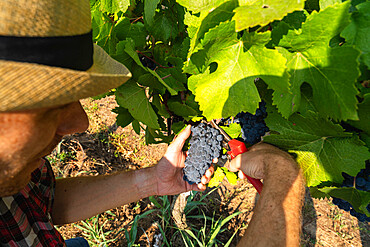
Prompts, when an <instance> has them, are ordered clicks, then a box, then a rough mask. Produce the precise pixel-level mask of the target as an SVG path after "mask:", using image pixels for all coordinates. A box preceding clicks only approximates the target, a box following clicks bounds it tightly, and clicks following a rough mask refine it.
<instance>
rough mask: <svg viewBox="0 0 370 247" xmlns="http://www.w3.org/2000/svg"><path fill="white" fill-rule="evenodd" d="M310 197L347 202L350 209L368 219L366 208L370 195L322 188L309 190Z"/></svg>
mask: <svg viewBox="0 0 370 247" xmlns="http://www.w3.org/2000/svg"><path fill="white" fill-rule="evenodd" d="M310 192H311V195H312V196H313V197H316V196H320V197H322V196H325V197H329V196H331V197H336V198H340V199H343V200H345V201H347V202H349V203H350V204H351V205H352V207H353V208H354V209H355V210H356V211H357V212H359V213H363V214H366V215H367V216H368V217H370V212H369V211H367V209H366V206H367V205H368V204H369V203H370V193H369V192H366V191H360V190H357V189H355V188H346V187H343V188H337V187H323V188H310Z"/></svg>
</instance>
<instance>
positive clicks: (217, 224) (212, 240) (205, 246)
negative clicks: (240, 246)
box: [178, 212, 241, 247]
mask: <svg viewBox="0 0 370 247" xmlns="http://www.w3.org/2000/svg"><path fill="white" fill-rule="evenodd" d="M239 214H241V212H235V213H233V214H232V215H230V216H228V217H226V218H225V219H222V217H221V218H219V219H217V220H216V219H215V215H213V217H212V218H211V217H208V216H206V215H205V214H204V213H203V215H196V216H191V217H189V218H203V219H204V224H203V225H202V227H201V228H200V229H195V228H194V227H192V229H191V230H189V229H178V230H179V231H180V233H181V236H182V238H183V241H184V243H185V245H186V246H187V247H188V246H197V245H199V246H200V247H211V246H214V245H216V246H217V245H218V244H221V245H223V243H222V242H221V241H219V240H217V238H216V237H217V235H218V234H219V233H222V232H224V231H225V230H226V229H225V228H223V226H224V225H225V224H226V223H227V222H229V221H230V220H231V219H232V218H234V217H235V216H237V215H239ZM208 221H211V222H210V226H209V227H208V224H209V223H208ZM208 228H209V230H208ZM239 228H240V227H239ZM239 228H238V229H237V230H236V231H235V232H234V234H233V235H232V237H231V238H230V239H229V240H228V242H227V243H226V244H225V245H223V246H225V247H228V246H229V245H230V244H231V241H232V240H233V238H234V236H235V234H236V233H237V232H238V230H239ZM194 240H195V243H194V242H193V241H194Z"/></svg>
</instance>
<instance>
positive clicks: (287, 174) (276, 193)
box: [226, 143, 304, 247]
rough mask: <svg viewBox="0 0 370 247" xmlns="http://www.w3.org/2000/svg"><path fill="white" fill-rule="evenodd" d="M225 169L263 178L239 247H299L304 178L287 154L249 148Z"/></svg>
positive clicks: (270, 148) (260, 147)
mask: <svg viewBox="0 0 370 247" xmlns="http://www.w3.org/2000/svg"><path fill="white" fill-rule="evenodd" d="M226 167H227V168H228V169H229V170H230V171H233V172H236V171H239V177H240V178H242V179H244V178H246V177H245V174H247V175H248V176H250V177H254V178H259V179H261V178H263V190H262V193H261V196H260V198H259V200H258V202H257V205H256V207H255V209H254V214H253V218H252V220H251V221H250V223H249V225H248V228H247V230H246V232H245V236H244V237H243V238H242V239H241V241H240V242H239V243H238V247H239V246H254V247H259V246H261V247H262V246H263V247H264V246H299V233H300V226H301V222H300V216H301V208H302V200H303V195H304V183H303V175H302V172H301V171H300V169H299V166H298V164H297V163H296V162H295V161H294V159H293V158H292V157H291V156H290V155H289V154H288V153H286V152H284V151H282V150H280V149H278V148H276V147H274V146H272V145H269V144H265V143H259V144H256V145H254V146H252V147H251V148H250V149H249V151H248V152H246V153H243V154H241V155H238V156H236V158H235V159H233V160H232V161H231V162H230V163H228V164H227V165H226Z"/></svg>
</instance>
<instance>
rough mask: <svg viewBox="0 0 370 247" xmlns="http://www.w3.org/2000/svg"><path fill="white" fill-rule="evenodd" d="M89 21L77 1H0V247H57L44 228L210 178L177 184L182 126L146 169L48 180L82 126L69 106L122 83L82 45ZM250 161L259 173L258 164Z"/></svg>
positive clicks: (56, 237)
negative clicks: (54, 156) (52, 157)
mask: <svg viewBox="0 0 370 247" xmlns="http://www.w3.org/2000/svg"><path fill="white" fill-rule="evenodd" d="M90 18H91V17H90V6H89V2H88V1H87V0H54V1H52V0H2V1H1V2H0V100H1V103H0V244H1V245H2V246H65V241H64V240H63V238H62V237H61V235H60V233H59V232H58V231H57V230H56V229H55V227H54V224H65V223H70V222H75V221H78V220H82V219H86V218H89V217H91V216H93V215H96V214H98V213H101V212H104V211H105V210H108V209H110V208H114V207H117V206H120V205H123V204H127V203H130V202H134V201H137V200H139V199H141V198H144V197H147V196H151V195H170V194H178V193H181V192H184V191H189V190H204V189H205V187H206V186H205V184H206V183H208V182H209V179H210V177H211V175H212V173H213V168H210V170H208V171H207V172H206V175H205V176H203V178H202V183H200V184H198V185H190V184H188V183H186V182H185V181H184V180H183V179H182V167H183V166H184V160H185V153H184V152H182V146H183V144H184V142H185V140H186V139H187V138H188V137H189V135H190V128H186V129H185V130H184V131H183V132H182V133H180V134H179V136H178V137H177V138H176V139H175V140H174V141H173V142H172V144H171V145H170V146H169V147H168V150H167V152H166V154H165V155H164V157H163V158H162V159H161V160H160V161H159V163H158V164H157V165H156V166H154V167H151V168H146V169H141V170H137V171H132V172H119V173H116V174H113V175H106V176H96V177H76V178H66V179H58V180H55V178H54V175H53V172H52V169H51V167H50V164H49V163H48V162H47V161H46V159H44V158H43V157H44V156H45V155H48V154H49V153H50V152H51V151H52V150H53V149H54V147H55V146H56V145H57V144H58V143H59V141H60V140H61V138H62V137H63V136H64V135H67V134H72V133H75V132H83V131H85V130H86V128H87V127H88V119H87V117H86V114H85V112H84V110H83V108H82V107H81V105H80V103H79V99H82V98H86V97H90V96H95V95H99V94H102V93H104V92H106V91H108V90H110V89H112V88H116V87H118V86H119V85H121V84H122V83H124V82H125V81H127V80H128V79H129V78H130V76H131V74H130V72H129V71H128V70H127V68H126V67H124V66H123V65H122V64H120V63H118V62H116V61H114V60H113V59H111V58H110V57H109V56H108V55H107V54H106V53H105V52H104V51H103V50H102V49H101V48H99V47H98V46H95V45H93V44H92V35H91V19H90ZM260 147H263V148H266V147H267V149H266V150H264V152H263V153H262V154H266V153H269V152H270V151H269V150H273V151H274V152H275V153H276V155H275V156H271V157H274V158H276V156H279V157H280V156H281V157H284V158H281V159H284V160H285V161H286V160H288V161H289V162H288V163H290V164H294V161H292V160H290V159H289V158H287V156H286V155H285V153H284V154H281V153H283V152H281V151H280V150H278V151H276V150H277V149H276V150H275V149H273V148H272V147H269V146H263V145H262V146H260ZM269 148H270V149H269ZM271 148H272V149H271ZM279 152H281V153H279ZM257 153H258V152H257ZM251 154H252V153H251ZM257 156H258V157H262V156H261V155H260V154H259V155H257ZM244 157H247V156H244ZM257 160H258V159H257ZM235 162H237V163H235ZM235 162H234V163H232V164H231V165H230V168H231V169H234V170H235V171H236V170H240V169H242V170H243V171H245V172H246V173H248V171H246V170H245V166H244V165H245V164H247V163H248V162H244V163H243V165H242V164H241V159H236V161H235ZM254 164H255V167H257V168H258V167H259V168H258V169H260V170H261V169H263V168H260V167H263V166H264V164H260V162H255V163H254ZM293 166H294V165H293ZM252 167H253V165H252ZM257 168H256V169H257ZM248 169H249V168H248ZM258 169H257V170H258ZM252 170H253V169H252ZM293 171H296V169H293ZM254 172H255V171H254ZM252 173H253V171H252ZM248 174H249V173H248ZM256 174H259V175H260V174H263V172H262V173H261V172H257V173H256ZM294 174H295V176H298V175H297V174H298V173H297V172H295V173H294ZM298 177H299V176H298ZM267 188H268V187H267ZM266 191H268V190H267V189H266ZM266 193H267V192H266ZM293 194H294V193H293ZM294 195H296V194H294ZM282 229H285V228H282Z"/></svg>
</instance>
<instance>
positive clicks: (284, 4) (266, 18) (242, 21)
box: [233, 0, 304, 31]
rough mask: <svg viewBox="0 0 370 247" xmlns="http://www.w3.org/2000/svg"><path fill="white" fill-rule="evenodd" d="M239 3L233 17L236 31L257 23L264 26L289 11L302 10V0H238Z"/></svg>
mask: <svg viewBox="0 0 370 247" xmlns="http://www.w3.org/2000/svg"><path fill="white" fill-rule="evenodd" d="M239 4H240V7H238V8H236V9H235V16H234V17H233V20H235V28H236V31H241V30H243V29H246V28H248V27H254V26H257V25H261V26H264V25H266V24H268V23H270V22H272V21H274V20H280V19H282V18H283V17H284V16H285V15H287V14H288V13H290V12H293V11H295V10H302V9H303V7H304V0H286V1H279V0H252V1H251V0H239Z"/></svg>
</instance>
